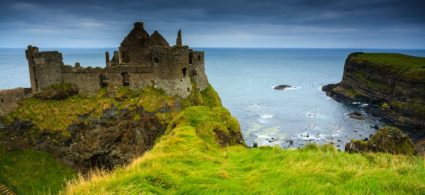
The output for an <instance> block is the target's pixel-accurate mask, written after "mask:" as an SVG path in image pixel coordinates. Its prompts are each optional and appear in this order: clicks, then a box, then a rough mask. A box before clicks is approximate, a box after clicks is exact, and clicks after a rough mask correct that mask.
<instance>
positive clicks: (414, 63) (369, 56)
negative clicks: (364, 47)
mask: <svg viewBox="0 0 425 195" xmlns="http://www.w3.org/2000/svg"><path fill="white" fill-rule="evenodd" d="M353 60H356V61H368V62H371V63H373V64H374V65H379V66H381V67H382V68H389V69H391V70H393V71H394V72H399V73H400V76H401V77H403V78H406V79H414V80H416V79H420V80H423V79H424V78H425V58H424V57H415V56H409V55H403V54H396V53H362V54H358V55H356V56H354V57H353Z"/></svg>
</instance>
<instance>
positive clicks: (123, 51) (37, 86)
mask: <svg viewBox="0 0 425 195" xmlns="http://www.w3.org/2000/svg"><path fill="white" fill-rule="evenodd" d="M181 39H182V37H181V31H179V34H178V38H177V40H180V42H181ZM26 56H27V59H28V66H29V70H30V80H31V87H32V91H33V92H34V93H35V92H40V91H43V90H44V89H46V88H47V87H49V86H50V85H52V84H57V83H72V84H75V85H76V86H77V87H78V89H79V91H80V94H82V95H86V94H88V95H93V94H95V93H96V92H97V91H98V90H99V89H100V88H107V89H114V88H116V87H119V86H126V87H129V88H130V89H140V88H144V87H147V86H154V87H156V88H160V89H162V90H164V91H165V92H166V93H167V94H169V95H177V96H180V97H183V98H185V97H187V96H188V95H189V94H190V92H191V90H192V83H191V81H193V82H195V83H196V84H197V87H198V89H201V90H202V89H205V88H206V87H207V86H208V80H207V77H206V75H205V69H204V56H203V52H198V51H193V50H192V49H189V47H188V46H182V45H181V46H179V47H170V46H169V44H168V42H167V40H165V38H164V37H163V36H162V35H161V34H160V33H159V32H157V31H155V32H153V33H152V35H149V34H148V33H147V32H146V30H145V29H144V27H143V23H142V22H136V23H135V24H134V28H133V29H132V30H131V31H130V33H129V34H128V35H127V36H126V37H125V38H124V40H123V41H122V43H121V45H120V47H119V51H115V52H114V55H113V57H112V59H111V60H109V53H107V52H106V53H105V61H106V65H107V66H106V67H105V68H98V67H97V68H90V67H87V68H83V67H80V66H79V65H76V66H75V67H73V66H68V65H64V63H63V60H62V54H61V53H59V52H57V51H51V52H40V51H39V49H38V48H37V47H33V46H28V49H27V50H26ZM192 73H194V74H192Z"/></svg>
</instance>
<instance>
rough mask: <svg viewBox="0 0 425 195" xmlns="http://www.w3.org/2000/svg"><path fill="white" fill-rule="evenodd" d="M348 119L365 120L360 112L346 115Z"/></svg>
mask: <svg viewBox="0 0 425 195" xmlns="http://www.w3.org/2000/svg"><path fill="white" fill-rule="evenodd" d="M348 117H350V118H352V119H356V120H365V119H366V118H365V116H363V115H362V113H360V112H352V113H348Z"/></svg>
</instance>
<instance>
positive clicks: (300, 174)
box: [64, 106, 425, 194]
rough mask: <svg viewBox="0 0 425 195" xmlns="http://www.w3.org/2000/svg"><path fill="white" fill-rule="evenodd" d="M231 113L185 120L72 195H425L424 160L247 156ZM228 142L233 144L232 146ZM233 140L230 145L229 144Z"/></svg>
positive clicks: (325, 154) (303, 153) (296, 153)
mask: <svg viewBox="0 0 425 195" xmlns="http://www.w3.org/2000/svg"><path fill="white" fill-rule="evenodd" d="M215 129H220V131H221V132H222V133H224V134H226V135H231V134H232V132H233V133H237V131H239V128H238V125H237V122H236V120H235V119H234V118H232V117H231V116H230V114H229V113H228V112H227V111H226V110H225V109H224V108H208V107H203V106H199V107H191V108H188V109H186V110H185V111H183V112H182V113H180V114H179V115H178V116H177V117H176V118H175V119H174V121H173V123H171V124H170V126H169V127H168V129H167V132H166V133H165V135H164V136H163V137H162V138H161V139H160V140H158V142H157V144H156V145H155V146H154V148H153V149H152V150H151V151H149V152H147V153H145V154H144V155H143V156H142V157H140V158H138V159H136V160H135V161H134V162H133V163H132V164H131V165H129V166H127V167H122V168H117V169H116V170H114V171H112V172H110V173H105V172H96V173H93V174H92V175H91V176H90V177H89V178H82V177H81V178H80V179H79V180H76V181H74V182H71V183H69V184H68V185H67V187H66V189H65V192H64V194H305V193H307V194H323V193H325V194H387V193H395V194H398V193H413V194H421V193H424V192H425V165H424V159H423V158H420V157H410V156H402V155H400V156H396V155H390V154H381V153H367V154H349V153H345V152H338V151H336V150H335V148H333V147H331V146H329V145H326V146H323V147H319V146H316V145H309V146H308V147H306V148H305V149H302V150H285V149H281V148H279V147H259V148H251V149H250V148H246V147H245V146H244V145H242V144H239V143H240V141H241V140H240V139H239V138H237V136H236V137H231V138H230V139H233V140H231V141H228V142H227V143H228V144H226V145H223V144H221V143H220V142H221V141H222V140H221V138H220V135H219V134H217V133H216V130H215ZM226 139H227V138H226ZM226 139H225V140H226Z"/></svg>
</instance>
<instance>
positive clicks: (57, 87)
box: [33, 83, 78, 100]
mask: <svg viewBox="0 0 425 195" xmlns="http://www.w3.org/2000/svg"><path fill="white" fill-rule="evenodd" d="M74 95H78V88H77V86H76V85H75V84H70V83H58V84H52V85H50V86H49V87H47V88H45V89H43V91H40V92H37V93H34V95H33V96H34V97H35V98H39V99H43V100H60V99H65V98H67V97H70V96H74Z"/></svg>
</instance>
